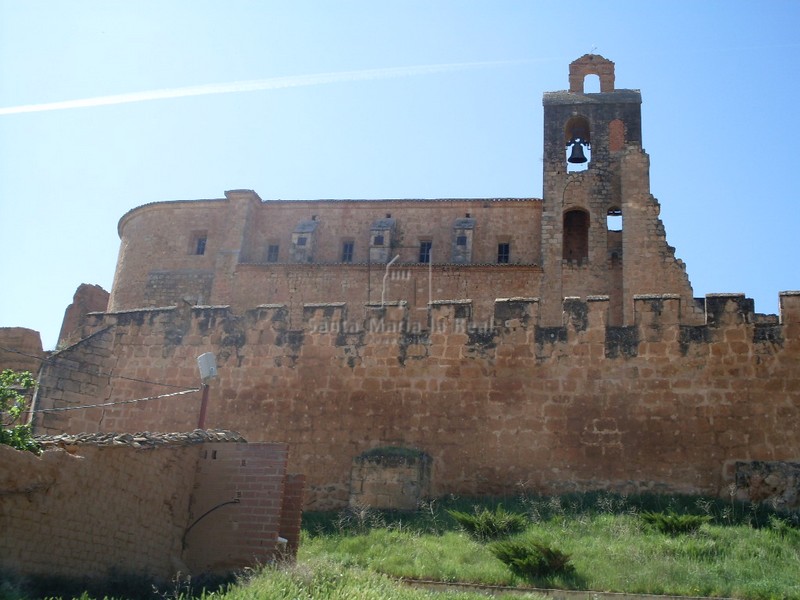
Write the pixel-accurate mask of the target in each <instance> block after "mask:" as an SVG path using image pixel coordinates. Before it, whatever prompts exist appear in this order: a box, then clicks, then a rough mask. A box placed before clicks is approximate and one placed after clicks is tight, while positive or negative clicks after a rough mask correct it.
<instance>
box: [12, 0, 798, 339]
mask: <svg viewBox="0 0 800 600" xmlns="http://www.w3.org/2000/svg"><path fill="white" fill-rule="evenodd" d="M798 25H800V2H798V1H781V0H776V1H772V2H755V1H753V2H741V1H735V0H734V1H727V2H713V1H708V2H697V1H691V2H690V1H675V0H671V1H669V2H655V1H653V2H639V1H637V2H622V1H608V2H602V3H601V2H581V1H579V0H575V1H573V2H549V1H548V2H544V1H542V2H537V1H532V0H531V1H508V0H485V1H480V2H479V1H470V0H441V1H437V0H429V1H415V0H402V1H400V0H397V1H394V0H382V1H380V2H376V1H374V0H371V1H367V0H365V1H361V0H352V1H348V0H342V1H336V2H334V1H332V0H331V1H324V0H317V1H314V2H311V1H303V0H291V1H289V0H286V1H284V2H270V1H267V0H263V1H256V0H252V1H244V0H225V1H222V0H218V1H214V2H211V1H205V0H191V1H189V0H186V1H184V0H158V1H150V0H137V1H136V2H130V1H129V0H126V1H115V0H62V1H56V0H0V222H2V224H3V251H2V254H1V256H2V270H3V277H4V286H3V287H4V291H3V293H2V294H0V326H22V327H29V328H32V329H36V330H38V331H40V332H41V334H42V339H43V342H44V346H45V348H46V349H49V348H53V347H54V346H55V343H56V338H57V335H58V330H59V328H60V325H61V319H62V317H63V313H64V309H65V308H66V306H67V305H68V304H69V303H70V302H71V300H72V295H73V293H74V292H75V289H76V288H77V287H78V285H80V284H81V283H91V284H99V285H101V286H103V287H104V288H105V289H107V290H110V289H111V283H112V279H113V274H114V268H115V265H116V258H117V251H118V245H119V238H118V236H117V230H116V227H117V222H118V220H119V218H120V217H121V216H122V215H123V214H124V213H125V212H126V211H128V210H129V209H131V208H133V207H135V206H139V205H141V204H145V203H148V202H157V201H162V200H177V199H196V198H218V197H222V195H223V193H224V191H225V190H229V189H239V188H247V189H254V190H256V192H258V194H259V195H260V196H261V197H262V198H263V199H265V200H266V199H276V198H282V199H316V198H453V197H541V193H542V173H541V168H542V166H541V156H542V105H541V98H542V93H543V92H545V91H553V90H561V89H566V88H567V85H568V84H567V67H568V64H569V63H570V62H571V61H572V60H574V59H575V58H578V57H579V56H581V55H583V54H585V53H588V52H595V53H598V54H602V55H603V56H605V57H606V58H609V59H610V60H613V61H614V62H615V63H616V75H617V87H619V88H634V89H640V90H641V91H642V97H643V106H642V116H643V124H642V130H643V138H644V143H643V145H644V148H645V150H646V151H647V152H648V153H649V154H650V158H651V188H652V193H653V194H654V196H655V197H656V198H657V199H658V200H659V202H660V203H661V207H662V211H661V216H662V219H663V221H664V224H665V226H666V230H667V240H668V242H669V243H670V244H671V245H673V246H675V247H676V248H677V256H678V257H680V258H682V259H683V260H684V261H685V262H686V263H687V268H688V272H689V276H690V279H691V281H692V284H693V286H694V291H695V294H696V295H698V296H702V295H704V294H706V293H714V292H743V293H745V294H747V295H748V296H749V297H752V298H754V299H755V301H756V310H757V311H758V312H767V313H775V312H777V311H778V292H779V291H781V290H792V289H800V269H798V267H797V266H796V264H795V263H796V261H797V257H798V254H800V252H798V251H799V250H800V242H798V240H799V239H800V235H798V231H799V230H800V216H799V215H800V213H799V212H798V210H797V205H798V201H800V197H799V196H800V194H798V186H797V184H796V182H795V181H794V178H795V177H796V175H797V167H796V164H797V160H796V159H795V157H794V156H793V155H792V153H793V152H794V148H795V146H796V145H797V144H796V142H795V140H794V136H795V133H796V132H795V131H794V130H793V126H794V122H795V120H796V112H797V102H798V98H800V83H798V82H800V66H798V65H800V63H798V61H797V59H796V56H797V53H798V50H800V39H799V38H798V35H797V27H798ZM475 63H481V64H475ZM430 66H435V68H423V67H430ZM285 78H291V79H289V80H287V79H285ZM239 82H257V83H256V84H252V83H250V84H247V85H240V83H239ZM198 86H212V87H210V88H209V87H204V88H203V89H200V90H197V89H196V88H197V87H198ZM245 88H255V89H250V90H249V91H234V90H243V89H245ZM164 90H171V92H170V93H165V92H164ZM175 90H179V91H178V92H175ZM191 90H194V91H193V92H191ZM211 91H214V92H216V93H203V92H211ZM140 92H147V94H143V95H142V96H139V97H134V98H130V97H128V98H127V100H129V101H128V102H125V103H111V101H108V100H105V101H96V102H94V103H84V104H94V105H92V106H82V107H77V108H75V107H72V108H68V107H67V108H65V107H54V106H50V107H45V108H46V110H37V111H35V112H28V111H29V110H30V109H31V107H32V105H41V104H49V103H60V102H66V101H74V100H83V99H93V98H94V99H96V98H104V97H108V96H118V95H128V94H134V93H140ZM150 92H154V93H150ZM190 92H191V93H190ZM168 95H172V96H174V97H169V98H165V97H164V96H168ZM137 98H138V99H137ZM142 98H156V99H142ZM39 108H41V107H39Z"/></svg>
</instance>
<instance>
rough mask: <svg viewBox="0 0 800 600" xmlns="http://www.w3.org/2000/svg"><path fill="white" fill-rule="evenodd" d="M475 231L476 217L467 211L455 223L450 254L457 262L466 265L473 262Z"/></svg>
mask: <svg viewBox="0 0 800 600" xmlns="http://www.w3.org/2000/svg"><path fill="white" fill-rule="evenodd" d="M474 231H475V219H473V218H472V217H471V216H470V213H467V214H466V216H465V217H463V218H461V219H456V220H455V222H454V223H453V237H452V238H451V240H452V242H451V246H450V255H451V260H452V261H453V262H454V263H456V264H461V265H466V264H469V263H471V262H472V235H473V233H474Z"/></svg>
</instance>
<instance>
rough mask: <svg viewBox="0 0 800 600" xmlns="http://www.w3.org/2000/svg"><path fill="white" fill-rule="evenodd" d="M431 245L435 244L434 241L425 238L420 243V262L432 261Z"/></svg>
mask: <svg viewBox="0 0 800 600" xmlns="http://www.w3.org/2000/svg"><path fill="white" fill-rule="evenodd" d="M431 246H433V242H431V241H430V240H423V241H421V242H420V243H419V262H421V263H429V262H431Z"/></svg>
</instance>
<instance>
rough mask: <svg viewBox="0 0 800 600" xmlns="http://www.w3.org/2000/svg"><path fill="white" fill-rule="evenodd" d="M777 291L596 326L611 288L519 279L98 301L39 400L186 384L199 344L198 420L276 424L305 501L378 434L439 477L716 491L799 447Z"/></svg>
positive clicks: (446, 483)
mask: <svg viewBox="0 0 800 600" xmlns="http://www.w3.org/2000/svg"><path fill="white" fill-rule="evenodd" d="M780 302H781V316H780V319H778V318H777V317H764V316H763V315H756V314H754V313H753V305H752V301H751V300H748V299H746V298H744V296H742V295H712V296H708V297H707V298H706V299H705V308H706V323H705V324H704V325H684V324H682V319H681V312H682V306H681V300H680V298H679V297H678V296H675V295H667V296H638V297H636V298H635V300H634V308H635V317H636V318H635V325H633V326H629V327H609V326H607V323H608V312H609V311H608V304H609V302H608V299H607V298H606V297H590V298H586V299H583V300H581V299H578V298H567V299H566V300H565V301H564V306H563V325H561V326H558V327H550V326H548V327H542V326H539V325H538V323H539V303H538V301H537V300H536V299H526V298H513V299H505V300H498V301H497V302H496V304H495V310H494V316H493V318H492V319H491V320H490V321H488V322H487V321H477V322H476V321H475V320H473V319H472V318H471V308H472V307H471V303H470V302H469V301H452V302H444V301H443V302H436V303H433V304H432V305H431V307H430V309H429V311H414V310H410V309H409V308H408V307H407V306H406V305H404V304H402V303H399V304H393V305H386V306H383V307H380V306H372V307H367V308H366V310H367V316H366V317H362V313H361V309H360V308H358V307H353V306H351V305H345V304H335V303H334V304H311V305H306V306H305V308H304V310H303V314H302V316H301V317H299V318H297V319H295V318H292V315H291V314H290V311H288V310H287V308H286V307H285V306H282V305H264V306H260V307H257V308H254V309H252V310H249V311H246V312H244V313H240V314H237V313H235V312H233V311H232V310H231V309H229V308H227V307H190V306H188V305H186V306H184V307H177V308H165V309H151V310H138V311H129V312H120V313H109V314H97V315H94V316H93V317H91V318H90V319H89V321H90V323H89V324H88V325H87V326H86V327H85V328H84V332H83V336H84V340H83V341H81V342H80V343H78V344H76V345H74V346H72V347H70V348H67V349H65V350H62V351H61V352H59V353H57V354H55V355H54V356H53V357H51V358H50V359H49V361H48V362H47V363H46V364H45V366H44V368H43V371H42V376H41V379H40V391H39V398H38V401H37V409H40V410H41V409H50V408H59V407H60V408H63V407H67V406H70V405H86V404H95V403H98V402H104V401H122V400H128V399H135V398H142V397H151V396H156V395H160V394H164V393H167V392H170V391H174V390H176V389H178V388H166V387H162V386H155V385H153V384H152V383H146V382H160V383H164V384H169V385H172V386H178V387H183V388H193V387H196V386H197V384H198V372H197V367H196V357H197V356H198V355H199V354H202V353H204V352H209V351H210V352H214V353H215V354H216V355H217V362H218V367H219V377H218V379H216V380H214V381H213V382H212V383H211V386H210V402H209V412H208V421H207V422H208V423H209V425H210V426H213V427H222V428H225V429H232V430H236V431H241V432H242V433H243V434H244V435H245V436H248V437H250V438H258V439H273V440H279V441H282V442H286V443H288V444H289V446H290V447H291V448H292V456H291V459H290V470H292V471H299V472H304V473H306V474H307V477H308V497H307V505H308V506H311V507H314V508H318V509H322V508H332V507H340V506H343V505H345V504H346V502H347V501H348V497H349V496H350V473H351V470H352V461H353V458H354V457H356V456H359V455H360V454H362V453H363V452H365V451H367V450H370V449H373V448H378V447H385V446H399V447H406V448H414V449H417V450H419V451H421V452H424V453H426V455H428V456H430V459H431V461H430V491H431V493H432V494H433V495H441V494H446V493H457V494H495V493H504V492H509V491H513V490H514V489H516V487H517V486H518V484H522V485H526V486H527V487H528V488H529V489H532V490H536V491H539V492H565V491H570V490H585V489H596V488H603V489H610V490H618V491H657V492H662V491H663V492H687V493H689V492H691V493H704V494H721V495H727V494H728V493H729V491H730V486H733V485H735V476H734V475H735V474H734V469H735V463H736V462H737V461H753V460H758V461H786V460H797V459H798V457H800V430H798V429H797V427H795V426H794V424H795V423H797V422H798V419H799V418H800V293H798V292H785V293H783V294H781V298H780ZM352 313H358V314H357V315H353V316H352V317H351V314H352ZM300 319H302V320H300ZM199 396H200V395H199V393H195V394H184V395H180V396H169V397H164V398H160V399H153V400H148V401H143V402H138V403H134V404H121V405H115V406H107V407H97V408H92V409H88V410H75V411H64V412H58V413H49V412H48V413H43V414H40V416H39V418H38V422H37V428H38V429H39V430H40V431H48V430H50V431H61V430H64V431H98V430H99V431H137V430H143V429H162V430H163V429H186V428H192V427H193V426H194V424H195V423H196V422H197V415H198V410H199V402H200V398H199Z"/></svg>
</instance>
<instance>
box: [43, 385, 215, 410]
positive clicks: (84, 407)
mask: <svg viewBox="0 0 800 600" xmlns="http://www.w3.org/2000/svg"><path fill="white" fill-rule="evenodd" d="M200 389H201V388H191V389H187V390H181V391H180V392H172V393H170V394H161V395H160V396H148V397H146V398H134V399H133V400H119V401H117V402H102V403H100V404H81V405H80V406H62V407H60V408H37V409H34V410H32V411H30V412H34V413H47V412H63V411H65V410H83V409H86V408H98V407H102V406H116V405H118V404H133V403H135V402H145V401H147V400H160V399H162V398H171V397H173V396H182V395H184V394H191V393H193V392H199V391H200Z"/></svg>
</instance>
